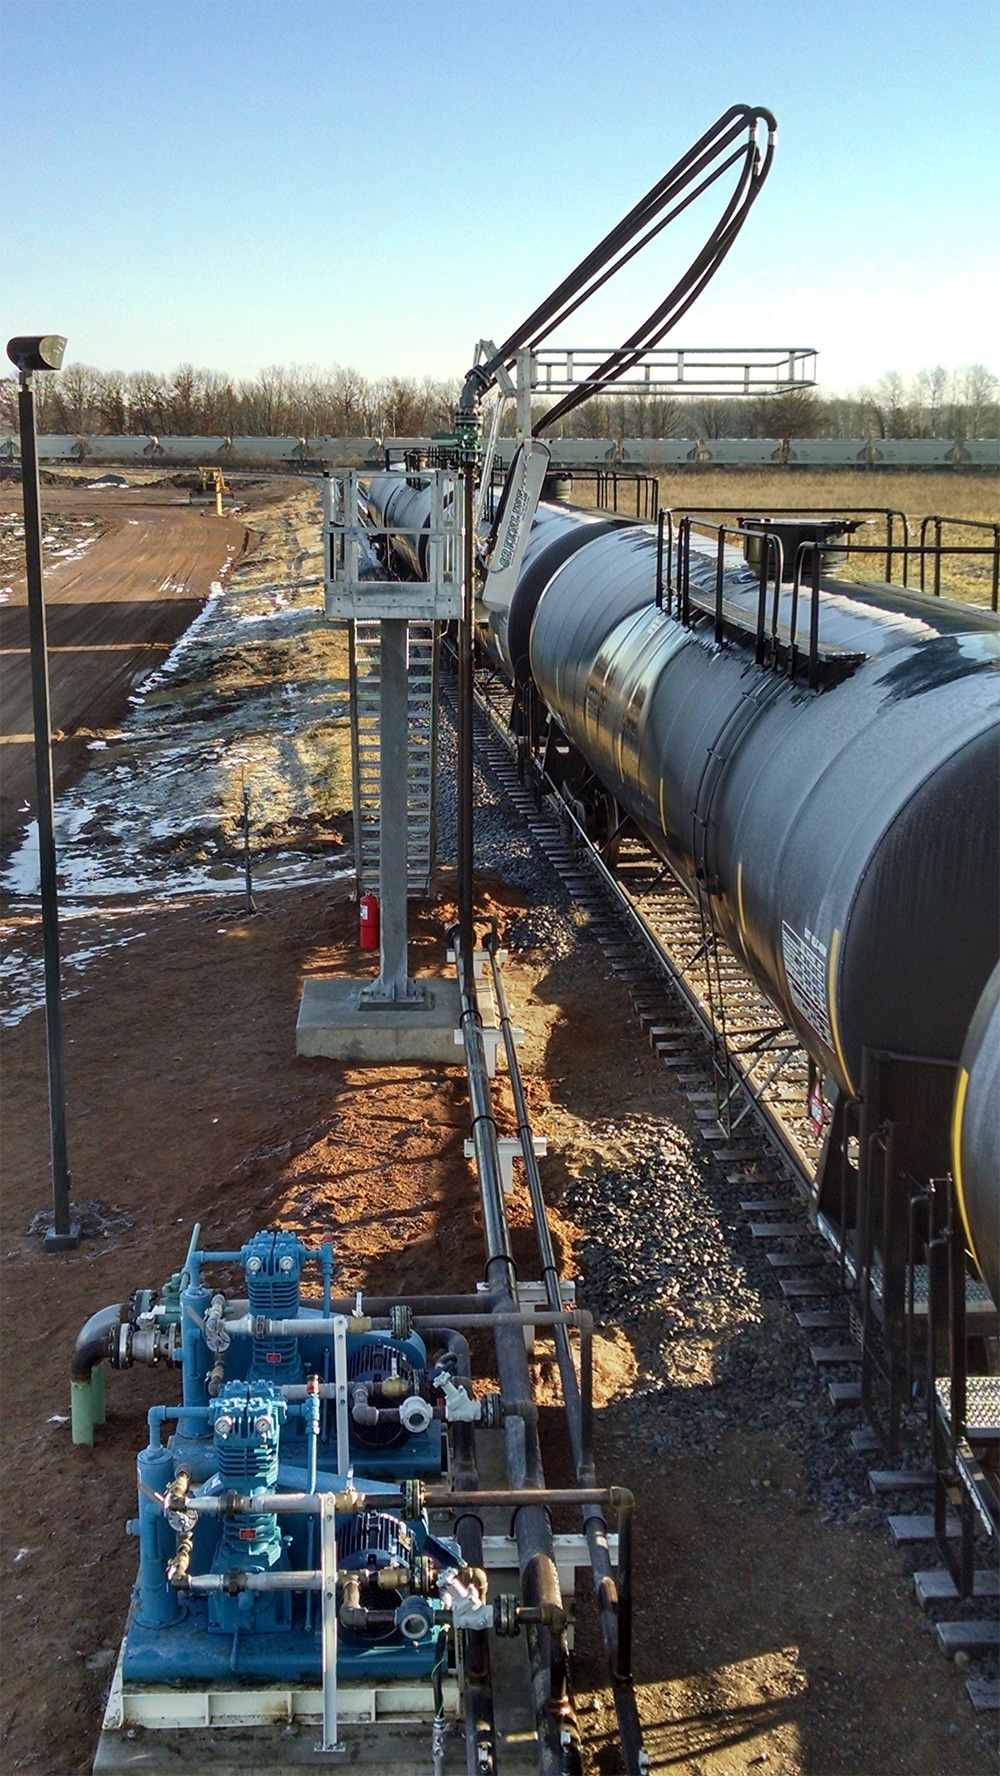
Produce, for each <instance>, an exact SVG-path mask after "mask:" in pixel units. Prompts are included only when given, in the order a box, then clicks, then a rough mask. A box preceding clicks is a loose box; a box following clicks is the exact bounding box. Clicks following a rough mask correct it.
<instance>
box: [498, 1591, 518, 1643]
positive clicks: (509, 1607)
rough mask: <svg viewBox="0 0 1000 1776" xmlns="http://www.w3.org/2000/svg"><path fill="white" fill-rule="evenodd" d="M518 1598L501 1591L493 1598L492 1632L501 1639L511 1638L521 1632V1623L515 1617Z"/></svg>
mask: <svg viewBox="0 0 1000 1776" xmlns="http://www.w3.org/2000/svg"><path fill="white" fill-rule="evenodd" d="M519 1604H520V1598H518V1597H515V1596H513V1595H512V1594H511V1593H505V1592H501V1594H500V1596H499V1597H494V1599H493V1632H494V1634H498V1635H500V1637H501V1638H502V1639H505V1640H513V1639H514V1637H515V1636H516V1635H518V1634H520V1632H521V1624H520V1622H519V1621H518V1619H517V1611H518V1606H519Z"/></svg>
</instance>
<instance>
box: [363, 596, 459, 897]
mask: <svg viewBox="0 0 1000 1776" xmlns="http://www.w3.org/2000/svg"><path fill="white" fill-rule="evenodd" d="M439 627H440V625H439V624H437V623H432V622H421V621H419V620H416V619H411V621H410V623H409V676H408V708H409V746H408V749H407V770H406V780H407V798H406V805H407V814H406V826H407V841H406V857H407V885H406V891H407V895H408V897H409V899H411V900H425V899H427V898H428V896H430V895H432V894H433V893H434V875H435V861H436V859H435V852H436V814H437V696H438V639H439V636H438V632H439ZM349 634H350V647H349V653H350V682H351V772H352V779H353V791H354V851H355V859H356V862H355V874H356V881H357V891H358V894H359V895H361V894H378V892H379V770H380V764H381V747H380V740H379V696H380V689H381V680H380V672H379V623H378V620H377V619H372V620H365V619H360V618H359V619H356V620H355V621H353V622H351V623H350V624H349Z"/></svg>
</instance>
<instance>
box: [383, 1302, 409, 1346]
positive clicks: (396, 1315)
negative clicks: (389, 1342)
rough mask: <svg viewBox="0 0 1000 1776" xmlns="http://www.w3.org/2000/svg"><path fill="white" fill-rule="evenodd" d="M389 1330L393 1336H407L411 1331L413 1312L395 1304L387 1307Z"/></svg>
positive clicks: (400, 1337)
mask: <svg viewBox="0 0 1000 1776" xmlns="http://www.w3.org/2000/svg"><path fill="white" fill-rule="evenodd" d="M389 1331H390V1332H391V1334H392V1336H393V1338H398V1339H400V1340H402V1339H404V1338H409V1336H410V1333H411V1332H412V1331H413V1314H412V1311H411V1310H410V1308H408V1307H402V1306H399V1305H397V1306H395V1307H390V1309H389Z"/></svg>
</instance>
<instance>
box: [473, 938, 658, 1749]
mask: <svg viewBox="0 0 1000 1776" xmlns="http://www.w3.org/2000/svg"><path fill="white" fill-rule="evenodd" d="M485 948H486V950H487V953H488V955H489V958H490V969H491V972H492V978H493V990H494V993H495V995H496V1002H497V1011H498V1014H499V1018H500V1027H501V1029H502V1031H503V1039H504V1049H505V1052H506V1056H507V1070H508V1073H509V1075H510V1083H511V1093H512V1095H513V1099H514V1110H515V1114H516V1116H517V1132H518V1136H519V1138H520V1142H521V1153H522V1156H523V1159H524V1167H525V1175H526V1177H527V1181H528V1192H529V1195H530V1198H531V1208H532V1216H533V1219H534V1223H535V1237H536V1239H537V1241H538V1254H539V1259H540V1261H541V1270H542V1282H543V1283H544V1285H545V1296H546V1300H547V1301H548V1303H549V1307H550V1309H552V1315H551V1321H552V1326H553V1338H554V1342H555V1349H556V1361H557V1363H558V1365H559V1378H560V1382H561V1385H562V1395H563V1404H564V1407H565V1410H566V1421H567V1424H568V1427H569V1435H570V1446H571V1448H572V1451H573V1460H574V1463H575V1466H576V1476H577V1483H578V1486H579V1487H580V1489H581V1491H580V1493H578V1495H577V1502H579V1504H580V1506H581V1512H582V1517H583V1528H584V1534H585V1535H586V1537H587V1549H588V1552H589V1555H590V1568H591V1574H592V1577H593V1582H594V1594H595V1598H596V1601H597V1608H598V1614H599V1617H600V1623H601V1636H602V1639H603V1641H604V1646H605V1651H606V1653H607V1658H608V1664H609V1666H610V1669H611V1677H612V1690H613V1694H614V1698H615V1711H616V1713H617V1716H618V1730H619V1733H620V1735H621V1740H622V1747H623V1750H624V1753H625V1762H626V1766H627V1769H628V1771H629V1776H638V1772H640V1771H641V1770H642V1768H643V1760H644V1753H643V1746H642V1727H641V1724H640V1721H639V1712H638V1708H637V1706H636V1700H635V1691H634V1688H633V1685H632V1511H631V1505H630V1506H629V1508H628V1511H627V1512H626V1513H622V1512H620V1513H619V1544H618V1580H617V1583H616V1581H615V1575H614V1571H613V1568H612V1565H611V1556H610V1554H609V1552H608V1541H607V1524H606V1523H605V1521H604V1518H603V1516H602V1515H601V1512H600V1509H599V1507H598V1505H597V1504H596V1503H595V1502H593V1501H591V1500H587V1499H586V1498H585V1496H584V1493H583V1489H592V1488H593V1487H594V1486H595V1483H596V1473H595V1468H594V1439H593V1422H594V1393H593V1318H592V1316H591V1315H590V1314H587V1315H585V1316H580V1319H581V1325H580V1345H581V1349H580V1381H579V1383H578V1382H577V1377H576V1370H575V1368H574V1366H573V1357H572V1353H571V1351H570V1348H569V1336H568V1333H567V1330H566V1321H565V1319H564V1318H563V1317H562V1316H561V1315H557V1314H556V1311H555V1310H556V1309H558V1308H560V1307H561V1305H562V1297H561V1294H560V1288H559V1267H558V1265H557V1263H556V1254H555V1247H554V1246H553V1243H552V1234H551V1230H550V1228H549V1223H548V1216H547V1214H546V1211H545V1197H544V1193H543V1191H542V1180H541V1175H540V1173H539V1170H538V1160H537V1158H536V1155H535V1146H534V1140H533V1138H532V1131H531V1119H530V1116H529V1113H528V1105H527V1100H526V1099H525V1095H524V1085H523V1082H522V1079H521V1069H520V1065H519V1062H518V1059H517V1048H516V1045H515V1042H514V1033H513V1030H512V1028H511V1022H510V1014H509V1012H508V1009H507V996H506V993H505V991H504V985H503V979H502V977H501V973H500V968H499V966H498V963H497V955H496V952H497V948H498V940H497V934H496V931H495V930H494V931H493V932H492V933H491V934H490V935H489V936H488V937H487V938H486V940H485ZM548 1317H549V1316H544V1318H548ZM538 1318H539V1319H540V1320H541V1319H543V1316H542V1315H539V1316H538ZM583 1322H585V1323H583Z"/></svg>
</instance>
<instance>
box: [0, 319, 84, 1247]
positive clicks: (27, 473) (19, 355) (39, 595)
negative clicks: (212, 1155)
mask: <svg viewBox="0 0 1000 1776" xmlns="http://www.w3.org/2000/svg"><path fill="white" fill-rule="evenodd" d="M65 350H66V341H65V339H63V338H62V336H61V335H60V334H58V333H47V334H42V335H38V334H35V335H32V336H31V337H30V338H24V339H11V340H9V341H8V343H7V356H8V357H9V359H10V361H11V363H12V364H16V366H17V370H18V380H19V388H18V421H19V425H20V431H21V491H22V494H23V498H24V556H25V566H26V568H27V578H28V635H29V642H30V647H31V706H32V716H33V723H34V731H35V780H36V785H37V800H38V868H39V881H40V886H41V895H42V950H43V955H44V959H45V1037H46V1047H47V1051H48V1063H49V1129H50V1137H51V1152H52V1201H53V1207H54V1210H55V1215H54V1221H53V1225H52V1228H51V1230H50V1232H48V1233H47V1234H46V1235H45V1249H46V1251H47V1252H67V1251H72V1250H73V1249H74V1248H75V1247H76V1246H78V1245H79V1244H80V1228H79V1225H78V1224H77V1223H75V1222H71V1221H70V1206H69V1183H70V1179H69V1165H68V1162H67V1156H66V1081H65V1071H64V1067H63V1030H62V995H61V991H60V982H59V900H58V892H57V887H56V841H55V825H54V803H55V797H54V794H53V789H52V718H51V713H50V707H49V664H48V651H47V647H46V641H45V598H44V595H43V590H42V515H41V496H40V492H39V485H38V448H37V443H36V437H35V391H34V387H33V385H32V380H31V379H32V376H33V375H34V373H35V371H37V370H58V369H59V367H60V365H61V364H62V361H63V352H64V351H65Z"/></svg>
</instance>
